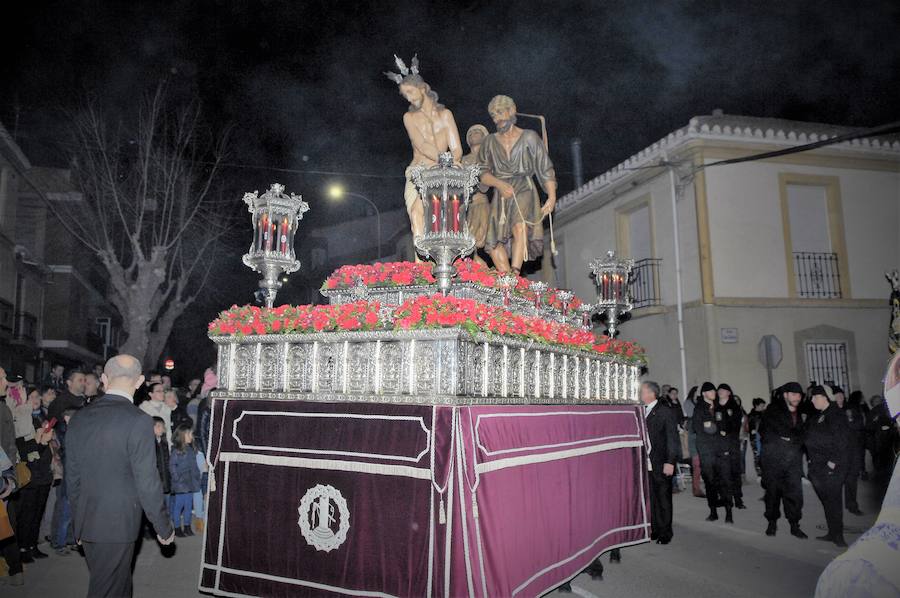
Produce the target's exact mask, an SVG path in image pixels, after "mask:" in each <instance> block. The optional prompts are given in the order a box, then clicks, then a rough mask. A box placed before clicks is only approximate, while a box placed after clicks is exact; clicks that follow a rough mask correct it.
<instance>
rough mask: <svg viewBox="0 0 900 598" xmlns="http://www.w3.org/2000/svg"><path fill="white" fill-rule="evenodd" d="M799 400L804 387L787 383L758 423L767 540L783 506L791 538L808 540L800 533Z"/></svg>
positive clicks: (801, 514) (801, 423)
mask: <svg viewBox="0 0 900 598" xmlns="http://www.w3.org/2000/svg"><path fill="white" fill-rule="evenodd" d="M802 399H803V387H802V386H800V384H799V383H797V382H788V383H787V384H785V385H784V386H782V387H780V388H778V389H776V390H775V392H774V393H773V396H772V402H771V403H770V404H769V406H768V407H766V410H765V412H763V415H762V419H761V420H760V424H759V436H760V440H761V442H762V456H761V458H760V464H761V466H762V485H763V488H764V489H765V491H766V495H765V501H766V519H767V520H768V522H769V525H768V527H767V528H766V535H767V536H774V535H775V533H776V531H777V530H778V525H777V521H778V518H779V517H781V510H780V506H781V505H784V516H785V518H786V519H787V520H788V523H789V524H790V525H791V534H792V535H794V536H796V537H798V538H801V539H803V538H806V537H807V536H806V534H805V533H803V530H801V529H800V519H801V517H802V516H803V485H802V478H803V415H802V414H801V413H800V401H801V400H802Z"/></svg>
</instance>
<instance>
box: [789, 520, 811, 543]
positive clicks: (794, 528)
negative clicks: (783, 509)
mask: <svg viewBox="0 0 900 598" xmlns="http://www.w3.org/2000/svg"><path fill="white" fill-rule="evenodd" d="M791 535H792V536H794V537H795V538H800V539H801V540H805V539H806V538H808V537H809V536H807V535H806V534H804V533H803V530H802V529H800V524H799V523H797V522H791Z"/></svg>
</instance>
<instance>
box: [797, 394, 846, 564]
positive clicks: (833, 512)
mask: <svg viewBox="0 0 900 598" xmlns="http://www.w3.org/2000/svg"><path fill="white" fill-rule="evenodd" d="M810 392H811V394H812V403H813V406H814V407H815V408H816V411H817V415H813V417H811V418H810V419H809V420H808V421H807V423H806V432H805V438H804V445H805V446H806V454H807V457H808V458H809V470H808V477H809V481H810V482H812V485H813V489H814V490H815V491H816V495H817V496H818V497H819V500H821V501H822V506H823V507H824V508H825V521H826V522H827V524H828V533H827V534H825V535H824V536H819V537H818V538H817V539H818V540H825V541H826V542H834V543H835V544H836V545H837V546H840V547H844V546H847V543H846V542H844V509H843V500H842V497H841V488H842V487H843V485H844V479H845V478H846V477H847V452H846V447H847V437H848V428H847V418H846V417H845V416H844V414H843V413H842V412H841V410H840V409H839V408H838V406H837V405H835V404H834V403H833V402H832V401H831V400H830V399H831V397H830V396H829V395H830V394H831V391H830V390H828V389H825V388H824V387H822V386H816V387H814V388H813V389H812V390H811V391H810Z"/></svg>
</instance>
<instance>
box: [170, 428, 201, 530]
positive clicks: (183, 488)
mask: <svg viewBox="0 0 900 598" xmlns="http://www.w3.org/2000/svg"><path fill="white" fill-rule="evenodd" d="M193 442H194V433H193V432H192V431H191V427H190V426H189V425H185V424H182V425H180V426H178V427H177V428H176V429H175V435H174V437H173V439H172V452H171V454H170V455H169V472H170V473H171V475H172V486H171V489H172V494H173V495H174V497H175V500H174V503H175V506H174V509H173V512H172V524H173V525H174V526H175V535H176V536H178V537H184V536H193V535H194V532H193V530H192V529H191V510H192V508H193V506H194V492H197V491H199V490H200V469H199V468H198V467H197V454H196V452H195V451H194V448H193V446H192V444H193Z"/></svg>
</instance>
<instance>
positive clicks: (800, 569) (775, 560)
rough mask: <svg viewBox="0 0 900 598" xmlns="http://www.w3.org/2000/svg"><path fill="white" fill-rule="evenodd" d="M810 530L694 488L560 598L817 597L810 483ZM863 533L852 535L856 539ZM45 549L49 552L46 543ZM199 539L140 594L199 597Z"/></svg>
mask: <svg viewBox="0 0 900 598" xmlns="http://www.w3.org/2000/svg"><path fill="white" fill-rule="evenodd" d="M860 491H861V496H860V502H861V507H862V509H863V510H864V511H865V512H866V515H864V516H862V517H855V516H853V515H849V514H847V515H846V517H845V526H847V527H848V528H851V529H853V530H857V531H858V532H861V531H862V530H864V529H867V528H868V527H869V526H871V525H872V523H873V522H874V519H875V505H874V504H872V500H873V499H872V498H871V488H870V486H869V484H868V483H865V482H863V483H861V485H860ZM804 493H805V497H804V500H805V507H804V519H803V529H804V530H805V531H806V532H807V534H809V535H810V536H811V538H810V539H809V540H797V539H796V538H794V537H792V536H790V535H789V534H788V532H787V525H786V523H783V524H782V525H781V526H780V529H779V533H778V536H777V537H775V538H769V537H766V536H765V535H764V534H763V533H762V532H763V530H764V528H765V522H764V520H763V515H762V512H763V503H762V501H760V500H758V499H759V497H761V496H762V490H761V489H760V488H759V486H758V485H756V484H747V485H745V486H744V497H745V501H746V503H747V506H748V508H747V510H745V511H735V520H736V522H735V525H733V526H732V525H726V524H725V523H722V520H721V519H720V520H719V521H717V522H714V523H710V522H706V521H704V520H703V518H704V517H705V516H706V514H707V511H706V501H705V500H701V499H699V498H694V497H693V496H692V495H691V494H690V493H689V492H686V493H680V494H676V495H675V539H674V540H673V542H672V544H670V545H668V546H660V545H657V544H644V545H641V546H635V547H631V548H628V549H625V550H623V551H622V563H621V564H619V565H610V564H608V558H607V557H603V560H604V566H605V567H606V574H605V579H604V580H602V581H600V580H597V581H594V580H591V579H590V578H588V577H587V576H586V575H580V576H578V577H577V578H576V579H575V580H574V581H573V586H574V591H575V593H574V594H560V593H558V592H554V593H553V594H551V596H553V597H554V598H557V597H559V596H573V597H574V596H577V595H581V596H585V597H590V596H598V597H603V596H616V597H623V596H636V597H648V598H649V597H657V596H658V597H661V598H662V597H665V598H680V597H685V598H688V597H690V598H702V597H706V596H709V597H716V598H718V597H721V596H729V597H731V598H742V597H745V596H746V597H747V598H751V597H752V598H760V597H761V596H765V597H766V598H778V597H781V596H784V597H785V598H802V597H805V596H811V595H812V594H813V591H814V589H815V584H816V579H817V578H818V576H819V573H820V572H821V571H822V569H823V568H824V567H825V565H826V564H828V562H829V561H830V560H831V559H833V558H834V557H835V556H837V555H838V554H839V551H838V549H837V548H836V547H834V545H832V544H830V543H825V542H821V541H817V540H815V539H814V538H813V537H814V536H816V535H821V534H823V533H824V531H823V529H824V521H825V518H824V514H823V511H822V506H821V504H820V503H819V501H818V500H817V499H816V497H815V495H814V494H813V492H812V488H811V487H810V486H809V485H807V484H804ZM858 536H859V533H849V534H848V535H847V541H848V542H852V541H853V540H855V539H856V538H857V537H858ZM44 548H45V550H46V546H45V547H44ZM199 560H200V537H199V536H197V537H193V538H187V539H179V540H178V546H177V551H176V554H175V555H174V556H173V557H171V558H166V557H164V556H163V555H162V554H161V551H160V549H159V547H158V545H156V543H145V544H144V545H143V547H142V550H141V552H140V555H139V557H138V560H137V567H136V570H135V575H134V579H135V597H136V598H160V597H165V598H187V597H196V596H201V594H199V592H197V590H196V586H197V576H198V570H199V569H198V563H199ZM26 567H27V569H26V572H25V575H26V585H25V587H23V588H9V587H7V586H6V585H4V584H3V582H5V579H0V594H2V595H3V596H4V598H6V597H7V596H9V597H10V598H13V597H16V596H21V597H22V598H25V597H27V598H46V597H48V596H58V597H61V598H69V597H70V596H71V597H77V596H83V595H84V592H85V591H86V589H87V580H88V574H87V567H86V566H85V564H84V561H83V559H81V558H80V557H78V556H69V557H57V556H56V555H53V556H51V558H49V559H47V560H46V561H44V562H39V563H35V564H33V565H27V566H26Z"/></svg>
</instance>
